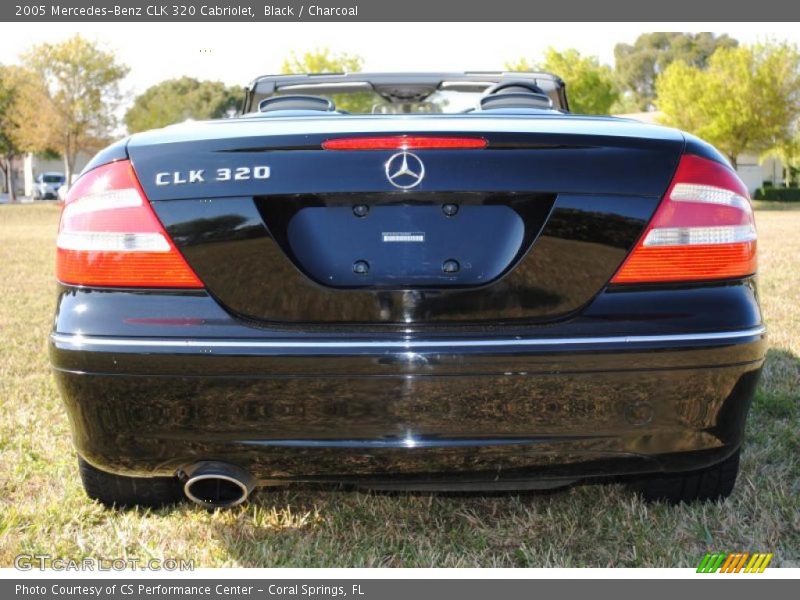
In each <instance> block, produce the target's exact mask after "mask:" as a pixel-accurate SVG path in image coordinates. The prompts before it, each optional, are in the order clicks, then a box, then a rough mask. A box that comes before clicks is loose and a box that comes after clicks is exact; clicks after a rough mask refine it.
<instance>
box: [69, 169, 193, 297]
mask: <svg viewBox="0 0 800 600" xmlns="http://www.w3.org/2000/svg"><path fill="white" fill-rule="evenodd" d="M56 246H57V257H56V277H57V278H58V280H59V281H61V282H63V283H68V284H73V285H87V286H103V287H105V286H112V287H159V288H164V287H169V288H199V287H203V284H202V282H201V281H200V280H199V279H198V277H197V275H195V273H194V271H192V269H191V268H190V267H189V265H188V264H186V261H185V260H184V258H183V256H182V255H181V253H180V252H178V249H177V248H176V247H175V245H174V244H173V243H172V240H171V239H170V238H169V236H168V235H167V233H166V232H165V231H164V228H163V226H162V225H161V223H160V222H159V220H158V218H157V217H156V215H155V213H154V212H153V209H152V208H151V207H150V203H149V202H148V201H147V198H146V197H145V195H144V191H143V190H142V188H141V186H140V185H139V181H138V180H137V179H136V174H135V173H134V171H133V166H132V165H131V163H130V161H127V160H124V161H118V162H114V163H111V164H108V165H104V166H102V167H98V168H96V169H94V170H93V171H91V172H89V173H87V174H86V175H84V176H83V177H81V178H80V179H79V180H78V182H77V183H76V184H75V186H74V187H73V188H72V189H71V190H70V191H69V194H68V195H67V199H66V202H65V204H64V211H63V212H62V213H61V224H60V225H59V231H58V238H57V241H56Z"/></svg>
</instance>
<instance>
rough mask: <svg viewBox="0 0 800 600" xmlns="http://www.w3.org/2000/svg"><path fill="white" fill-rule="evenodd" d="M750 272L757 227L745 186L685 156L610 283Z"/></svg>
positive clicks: (726, 170) (727, 173)
mask: <svg viewBox="0 0 800 600" xmlns="http://www.w3.org/2000/svg"><path fill="white" fill-rule="evenodd" d="M755 272H756V226H755V220H754V218H753V209H752V207H751V205H750V200H749V198H748V193H747V188H746V187H745V186H744V184H743V183H742V182H741V180H740V179H739V177H738V176H737V175H736V173H734V172H733V171H732V170H731V169H729V168H727V167H725V166H724V165H721V164H719V163H717V162H715V161H713V160H708V159H705V158H700V157H699V156H694V155H691V154H686V155H684V156H683V157H682V158H681V162H680V164H679V165H678V170H677V172H676V173H675V177H674V178H673V180H672V184H671V185H670V187H669V190H667V193H666V195H665V196H664V199H663V200H662V201H661V204H660V205H659V206H658V209H657V210H656V212H655V214H654V215H653V218H652V220H651V221H650V224H649V225H648V226H647V230H646V231H645V232H644V235H643V236H642V238H641V239H640V240H639V242H638V243H637V244H636V246H635V247H634V249H633V250H632V251H631V253H630V255H629V256H628V258H627V259H626V260H625V262H624V263H623V264H622V267H620V269H619V271H617V274H616V275H614V277H613V278H612V280H611V283H650V282H670V281H701V280H713V279H731V278H736V277H744V276H746V275H752V274H753V273H755Z"/></svg>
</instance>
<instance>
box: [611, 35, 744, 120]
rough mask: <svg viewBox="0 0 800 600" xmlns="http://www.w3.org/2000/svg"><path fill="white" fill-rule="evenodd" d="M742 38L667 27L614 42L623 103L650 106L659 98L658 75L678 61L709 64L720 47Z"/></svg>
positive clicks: (735, 44)
mask: <svg viewBox="0 0 800 600" xmlns="http://www.w3.org/2000/svg"><path fill="white" fill-rule="evenodd" d="M737 45H738V42H737V41H736V40H735V39H733V38H731V37H728V36H727V35H721V36H719V37H717V36H715V35H714V34H713V33H709V32H701V33H679V32H675V31H671V32H670V31H664V32H655V33H643V34H642V35H640V36H639V37H638V38H636V42H634V44H633V45H631V44H617V45H616V46H614V59H615V64H616V74H617V80H618V83H619V85H620V87H621V88H622V91H623V101H624V102H623V104H625V105H627V106H628V107H629V109H634V110H650V109H652V107H653V100H654V99H655V86H656V79H657V78H658V76H659V74H660V73H663V72H664V71H665V70H666V69H667V67H668V66H669V65H671V64H672V63H673V62H675V61H678V60H680V61H683V62H685V63H686V64H688V65H691V66H694V67H699V68H701V69H702V68H705V67H706V65H707V64H708V60H709V58H710V57H711V55H712V54H714V52H715V51H716V50H717V49H718V48H735V47H736V46H737Z"/></svg>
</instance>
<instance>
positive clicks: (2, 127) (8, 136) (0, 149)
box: [0, 65, 22, 202]
mask: <svg viewBox="0 0 800 600" xmlns="http://www.w3.org/2000/svg"><path fill="white" fill-rule="evenodd" d="M18 81H19V78H18V74H17V73H16V70H15V69H14V68H13V67H4V66H2V65H0V170H1V171H3V191H5V192H8V198H9V201H10V202H16V200H17V198H16V192H15V189H14V168H13V161H14V159H15V158H16V157H18V156H20V155H21V154H22V150H21V148H20V147H19V146H18V145H17V124H16V122H15V121H14V118H13V115H14V106H15V104H16V102H17V94H18V91H19V86H18Z"/></svg>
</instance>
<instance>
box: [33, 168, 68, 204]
mask: <svg viewBox="0 0 800 600" xmlns="http://www.w3.org/2000/svg"><path fill="white" fill-rule="evenodd" d="M65 181H66V178H65V177H64V174H63V173H40V174H39V175H37V176H36V179H34V184H33V199H34V200H57V199H58V189H59V188H60V187H61V186H62V185H64V183H65Z"/></svg>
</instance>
